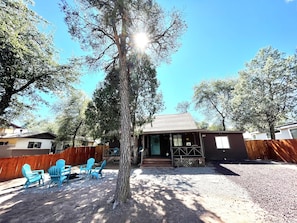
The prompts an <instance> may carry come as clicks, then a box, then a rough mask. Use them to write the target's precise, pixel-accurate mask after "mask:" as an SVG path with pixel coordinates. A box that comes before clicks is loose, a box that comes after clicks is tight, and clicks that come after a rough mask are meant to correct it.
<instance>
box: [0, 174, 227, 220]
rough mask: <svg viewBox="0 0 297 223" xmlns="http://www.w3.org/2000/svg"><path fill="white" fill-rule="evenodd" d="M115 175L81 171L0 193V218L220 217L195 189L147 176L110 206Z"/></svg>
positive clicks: (169, 218) (132, 218) (165, 218)
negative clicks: (56, 181)
mask: <svg viewBox="0 0 297 223" xmlns="http://www.w3.org/2000/svg"><path fill="white" fill-rule="evenodd" d="M116 178H117V172H115V171H113V172H108V173H106V174H105V177H104V178H102V179H99V180H95V179H90V178H88V177H85V178H82V179H79V180H77V179H76V180H75V181H73V182H69V183H68V184H67V183H66V184H63V186H62V187H61V188H59V187H51V188H48V187H47V184H46V185H45V186H41V187H35V186H34V187H31V188H29V189H27V190H25V189H22V190H17V191H13V192H11V193H10V194H3V195H1V196H0V201H1V203H2V205H1V207H0V222H108V223H113V222H117V223H118V222H143V223H146V222H223V221H222V220H221V219H220V217H218V216H217V215H216V214H215V213H213V212H211V211H209V210H206V209H205V208H204V207H203V206H202V204H200V201H199V199H200V195H199V194H195V193H193V192H192V191H191V187H190V185H184V186H183V187H182V186H181V185H180V186H181V187H179V186H178V184H177V187H176V188H172V186H173V185H171V186H166V184H165V185H158V184H152V183H151V180H150V178H148V179H145V180H140V181H138V180H137V181H135V182H134V183H132V184H131V185H132V186H131V190H132V194H133V196H132V198H133V199H131V200H129V201H128V202H127V203H125V204H121V205H119V206H118V207H117V208H116V209H115V210H113V209H112V206H113V205H112V204H111V203H108V202H107V201H108V200H109V199H110V198H111V197H112V196H113V194H114V190H115V186H116V185H115V184H116ZM132 181H133V179H132ZM179 183H182V182H179ZM189 195H190V196H189Z"/></svg>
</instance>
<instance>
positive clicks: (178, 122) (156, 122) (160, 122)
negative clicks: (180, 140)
mask: <svg viewBox="0 0 297 223" xmlns="http://www.w3.org/2000/svg"><path fill="white" fill-rule="evenodd" d="M142 129H143V133H144V134H151V133H170V132H179V131H193V130H194V131H197V130H198V129H197V126H196V123H195V120H194V119H193V117H192V116H191V114H190V113H181V114H173V115H156V116H154V119H153V121H152V122H151V123H147V124H145V125H144V126H143V128H142Z"/></svg>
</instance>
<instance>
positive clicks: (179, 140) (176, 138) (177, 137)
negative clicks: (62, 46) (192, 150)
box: [172, 134, 183, 147]
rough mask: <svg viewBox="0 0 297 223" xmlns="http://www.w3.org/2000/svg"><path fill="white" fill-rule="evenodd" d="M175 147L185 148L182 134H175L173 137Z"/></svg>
mask: <svg viewBox="0 0 297 223" xmlns="http://www.w3.org/2000/svg"><path fill="white" fill-rule="evenodd" d="M172 141H173V147H179V146H183V136H182V134H174V135H173V136H172Z"/></svg>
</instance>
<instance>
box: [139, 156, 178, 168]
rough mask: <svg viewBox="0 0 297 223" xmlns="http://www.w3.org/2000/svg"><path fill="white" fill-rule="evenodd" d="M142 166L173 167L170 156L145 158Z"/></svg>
mask: <svg viewBox="0 0 297 223" xmlns="http://www.w3.org/2000/svg"><path fill="white" fill-rule="evenodd" d="M141 167H143V168H145V167H172V164H171V160H170V159H168V158H144V159H143V162H142V165H141Z"/></svg>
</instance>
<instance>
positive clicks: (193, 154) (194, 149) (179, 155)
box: [170, 145, 205, 166]
mask: <svg viewBox="0 0 297 223" xmlns="http://www.w3.org/2000/svg"><path fill="white" fill-rule="evenodd" d="M170 151H171V162H172V166H174V165H175V160H176V159H178V160H179V161H178V162H189V163H191V162H192V161H191V159H195V160H196V159H197V160H198V162H199V163H200V162H202V163H203V160H204V158H205V157H204V151H203V149H202V148H201V146H198V145H192V146H178V147H171V149H170ZM184 158H185V159H184ZM201 158H202V161H200V160H201ZM178 165H179V164H178ZM191 165H192V164H191Z"/></svg>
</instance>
